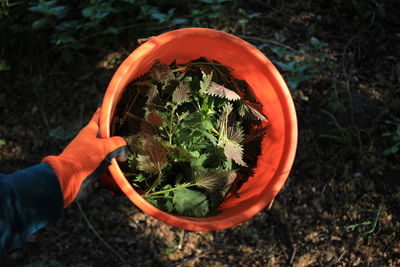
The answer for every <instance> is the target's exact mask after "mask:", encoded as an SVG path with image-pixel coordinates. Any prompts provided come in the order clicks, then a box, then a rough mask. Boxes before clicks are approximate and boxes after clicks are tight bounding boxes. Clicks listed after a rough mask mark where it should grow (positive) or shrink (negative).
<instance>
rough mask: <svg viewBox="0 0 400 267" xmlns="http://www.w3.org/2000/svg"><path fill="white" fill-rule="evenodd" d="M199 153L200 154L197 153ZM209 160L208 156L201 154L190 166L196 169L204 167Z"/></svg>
mask: <svg viewBox="0 0 400 267" xmlns="http://www.w3.org/2000/svg"><path fill="white" fill-rule="evenodd" d="M195 152H197V151H195ZM197 153H199V152H197ZM192 155H193V154H192ZM207 158H208V154H199V155H198V156H197V157H195V158H194V159H193V160H192V161H191V162H190V165H191V166H192V167H194V168H198V167H203V163H204V162H205V161H206V160H207Z"/></svg>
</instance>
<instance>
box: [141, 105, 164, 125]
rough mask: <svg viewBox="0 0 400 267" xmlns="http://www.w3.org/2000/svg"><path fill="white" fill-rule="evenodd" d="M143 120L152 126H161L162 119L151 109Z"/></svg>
mask: <svg viewBox="0 0 400 267" xmlns="http://www.w3.org/2000/svg"><path fill="white" fill-rule="evenodd" d="M145 119H146V121H147V122H148V123H149V124H151V125H153V126H161V125H162V124H163V119H162V117H161V115H160V114H158V112H157V111H155V110H153V109H152V110H150V111H149V112H148V113H146V116H145Z"/></svg>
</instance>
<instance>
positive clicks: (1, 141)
mask: <svg viewBox="0 0 400 267" xmlns="http://www.w3.org/2000/svg"><path fill="white" fill-rule="evenodd" d="M5 144H6V141H4V140H3V139H0V147H2V146H4V145H5Z"/></svg>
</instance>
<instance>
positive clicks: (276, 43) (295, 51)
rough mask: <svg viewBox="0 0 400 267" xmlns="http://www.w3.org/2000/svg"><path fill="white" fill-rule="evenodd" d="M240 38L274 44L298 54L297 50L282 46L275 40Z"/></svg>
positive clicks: (252, 37) (242, 36) (244, 36)
mask: <svg viewBox="0 0 400 267" xmlns="http://www.w3.org/2000/svg"><path fill="white" fill-rule="evenodd" d="M239 37H240V38H243V39H248V40H253V41H259V42H264V43H270V44H273V45H277V46H281V47H283V48H286V49H287V50H290V51H292V52H293V53H297V50H296V49H294V48H292V47H290V46H288V45H285V44H282V43H281V42H278V41H275V40H271V39H265V38H260V37H257V36H247V35H239Z"/></svg>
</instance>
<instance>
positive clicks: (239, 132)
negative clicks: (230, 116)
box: [227, 125, 244, 144]
mask: <svg viewBox="0 0 400 267" xmlns="http://www.w3.org/2000/svg"><path fill="white" fill-rule="evenodd" d="M227 136H228V139H229V140H232V141H235V142H237V143H238V144H241V143H242V142H243V140H244V134H243V129H242V128H241V127H240V125H236V126H230V127H228V131H227Z"/></svg>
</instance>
